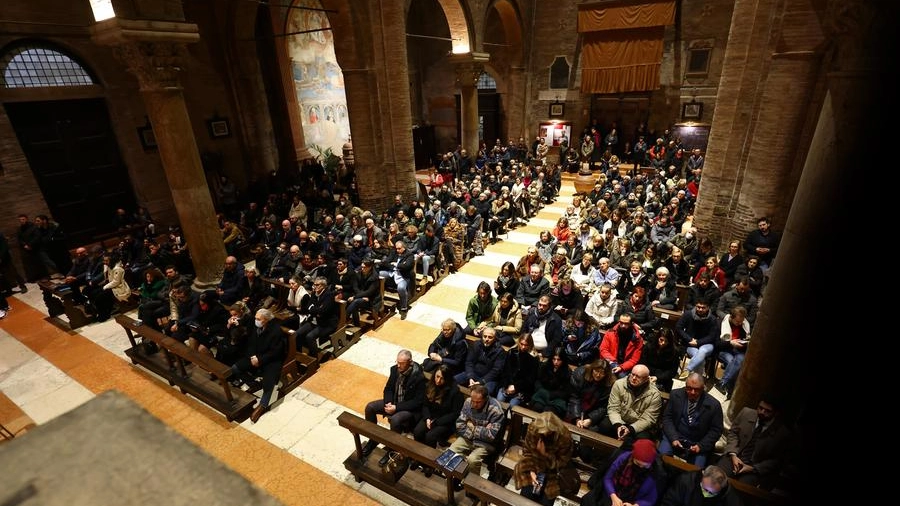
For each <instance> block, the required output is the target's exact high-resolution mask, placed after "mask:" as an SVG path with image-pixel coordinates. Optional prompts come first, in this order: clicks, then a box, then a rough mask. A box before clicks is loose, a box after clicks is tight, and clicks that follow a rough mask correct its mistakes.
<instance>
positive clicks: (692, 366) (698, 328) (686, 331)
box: [675, 299, 719, 380]
mask: <svg viewBox="0 0 900 506" xmlns="http://www.w3.org/2000/svg"><path fill="white" fill-rule="evenodd" d="M718 331H719V322H718V321H717V320H716V318H715V317H713V316H712V315H711V314H710V311H709V302H708V301H707V300H706V299H700V300H698V301H697V304H696V305H695V306H694V308H693V309H689V310H686V311H684V313H682V314H681V318H679V319H678V323H676V324H675V332H676V333H677V334H678V339H679V341H680V345H681V346H683V347H685V348H686V349H685V352H686V353H687V354H688V356H689V357H691V361H690V362H688V365H687V367H685V368H684V371H682V373H681V376H679V377H678V379H680V380H684V379H686V378H687V377H688V375H689V374H690V373H692V372H694V371H701V372H702V371H703V364H704V363H705V362H706V357H707V356H708V355H710V354H711V353H712V352H713V349H714V348H715V344H716V341H717V339H718Z"/></svg>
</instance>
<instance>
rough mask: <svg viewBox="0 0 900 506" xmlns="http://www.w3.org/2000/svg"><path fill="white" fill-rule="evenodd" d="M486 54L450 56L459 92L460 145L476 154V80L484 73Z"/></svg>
mask: <svg viewBox="0 0 900 506" xmlns="http://www.w3.org/2000/svg"><path fill="white" fill-rule="evenodd" d="M489 58H490V55H488V54H487V53H466V54H454V55H451V56H450V61H451V63H453V66H454V67H455V68H456V85H457V86H459V90H460V108H461V119H460V121H461V122H462V125H461V128H460V131H461V132H462V139H460V144H461V145H462V147H463V148H464V149H466V150H467V151H468V152H469V153H478V141H479V140H480V139H479V138H478V126H479V117H478V88H476V86H475V85H476V84H478V79H479V78H480V77H481V74H482V73H483V72H484V62H486V61H488V59H489Z"/></svg>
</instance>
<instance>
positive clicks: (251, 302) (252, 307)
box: [239, 267, 269, 315]
mask: <svg viewBox="0 0 900 506" xmlns="http://www.w3.org/2000/svg"><path fill="white" fill-rule="evenodd" d="M239 292H240V297H241V301H242V302H243V303H244V304H246V305H247V307H248V311H249V313H250V314H251V315H252V314H253V311H256V309H257V308H259V305H260V304H261V303H262V301H263V300H264V299H265V298H266V297H268V296H269V287H268V285H267V284H266V283H265V282H263V280H262V278H260V277H259V273H258V272H257V271H256V267H247V268H246V269H244V279H242V280H241V282H240V288H239Z"/></svg>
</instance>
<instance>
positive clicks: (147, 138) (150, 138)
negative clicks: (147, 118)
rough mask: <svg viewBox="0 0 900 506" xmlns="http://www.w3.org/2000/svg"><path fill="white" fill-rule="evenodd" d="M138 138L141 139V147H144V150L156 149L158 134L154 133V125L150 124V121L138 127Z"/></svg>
mask: <svg viewBox="0 0 900 506" xmlns="http://www.w3.org/2000/svg"><path fill="white" fill-rule="evenodd" d="M137 133H138V138H139V139H140V140H141V147H142V148H144V151H151V150H154V149H156V136H155V135H153V127H152V126H150V122H147V124H146V125H144V126H142V127H138V128H137Z"/></svg>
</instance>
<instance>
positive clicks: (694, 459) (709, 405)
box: [659, 372, 724, 467]
mask: <svg viewBox="0 0 900 506" xmlns="http://www.w3.org/2000/svg"><path fill="white" fill-rule="evenodd" d="M722 418H723V416H722V405H721V404H719V401H718V400H717V399H716V398H715V397H713V396H711V395H709V394H707V393H706V392H705V382H704V381H703V376H702V375H701V374H700V373H696V372H695V373H691V375H690V376H688V378H687V380H686V381H685V382H684V388H676V389H674V390H672V392H671V393H670V394H669V402H667V403H666V408H665V409H664V410H663V415H662V429H663V437H662V441H661V442H660V444H659V452H660V453H662V454H663V455H674V454H675V453H678V456H680V457H683V458H684V459H685V460H686V461H687V462H689V463H691V464H694V465H695V466H697V467H703V466H705V465H706V463H707V461H708V459H709V458H710V456H711V455H712V453H713V451H715V449H716V441H718V440H719V436H721V435H722V430H723V427H724V426H723V424H722Z"/></svg>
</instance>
